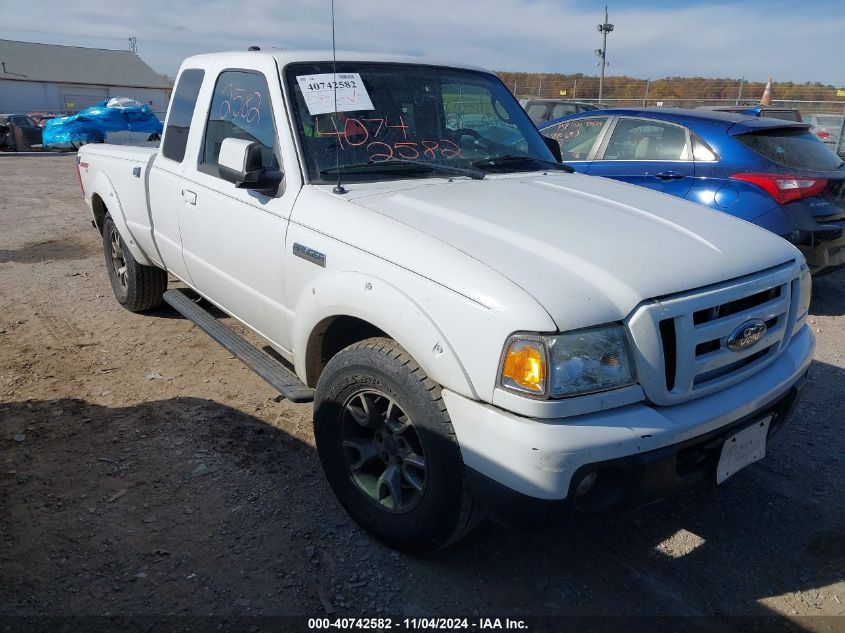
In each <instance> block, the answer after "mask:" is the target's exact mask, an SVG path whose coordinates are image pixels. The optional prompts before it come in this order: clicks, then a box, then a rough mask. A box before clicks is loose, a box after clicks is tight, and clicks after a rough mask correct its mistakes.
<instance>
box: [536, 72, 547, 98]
mask: <svg viewBox="0 0 845 633" xmlns="http://www.w3.org/2000/svg"><path fill="white" fill-rule="evenodd" d="M545 77H546V76H545V75H540V83H539V84H537V98H538V99H539V98H540V90H541V89H542V87H543V79H545Z"/></svg>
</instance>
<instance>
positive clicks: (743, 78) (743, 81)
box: [734, 76, 745, 105]
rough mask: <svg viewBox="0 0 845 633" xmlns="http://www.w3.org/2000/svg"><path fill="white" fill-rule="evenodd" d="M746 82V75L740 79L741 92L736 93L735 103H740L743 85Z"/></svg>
mask: <svg viewBox="0 0 845 633" xmlns="http://www.w3.org/2000/svg"><path fill="white" fill-rule="evenodd" d="M744 83H745V76H743V77H742V79H740V80H739V92H738V93H737V94H736V102H735V103H734V105H739V101H740V99H742V85H743V84H744Z"/></svg>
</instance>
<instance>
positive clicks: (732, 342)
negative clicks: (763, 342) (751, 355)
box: [728, 319, 767, 352]
mask: <svg viewBox="0 0 845 633" xmlns="http://www.w3.org/2000/svg"><path fill="white" fill-rule="evenodd" d="M766 329H767V328H766V324H765V323H764V322H763V321H761V320H760V319H753V320H751V321H746V322H745V323H743V324H742V325H740V326H739V327H738V328H737V329H735V330H734V331H733V332H731V335H730V336H729V337H728V349H729V350H731V351H732V352H741V351H742V350H744V349H748V348H749V347H751V346H752V345H754V344H755V343H756V342H757V341H759V340H760V339H761V338H763V336H764V335H765V334H766Z"/></svg>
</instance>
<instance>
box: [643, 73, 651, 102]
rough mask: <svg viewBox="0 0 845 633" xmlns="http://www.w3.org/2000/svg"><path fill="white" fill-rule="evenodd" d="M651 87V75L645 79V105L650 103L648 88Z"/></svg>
mask: <svg viewBox="0 0 845 633" xmlns="http://www.w3.org/2000/svg"><path fill="white" fill-rule="evenodd" d="M650 87H651V77H649V78H648V79H646V80H645V99H643V107H646V105H647V104H648V89H649V88H650Z"/></svg>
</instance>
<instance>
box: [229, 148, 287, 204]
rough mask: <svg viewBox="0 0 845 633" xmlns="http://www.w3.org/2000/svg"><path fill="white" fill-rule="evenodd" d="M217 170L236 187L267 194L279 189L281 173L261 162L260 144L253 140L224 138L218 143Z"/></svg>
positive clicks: (274, 192) (272, 193)
mask: <svg viewBox="0 0 845 633" xmlns="http://www.w3.org/2000/svg"><path fill="white" fill-rule="evenodd" d="M217 172H218V173H219V174H220V177H221V178H222V179H223V180H226V181H228V182H231V183H234V185H235V187H237V188H238V189H253V190H255V191H258V192H259V193H263V194H265V195H268V196H273V195H275V194H276V193H277V192H278V190H279V184H281V182H282V178H283V174H282V172H281V171H277V170H270V169H267V168H266V167H265V166H264V165H262V164H261V146H260V145H259V144H258V143H256V142H255V141H247V140H246V139H240V138H226V139H223V143H222V144H221V145H220V155H219V156H218V158H217Z"/></svg>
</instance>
